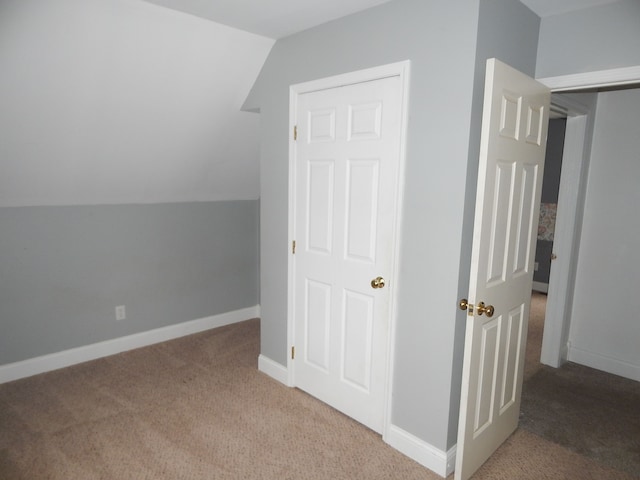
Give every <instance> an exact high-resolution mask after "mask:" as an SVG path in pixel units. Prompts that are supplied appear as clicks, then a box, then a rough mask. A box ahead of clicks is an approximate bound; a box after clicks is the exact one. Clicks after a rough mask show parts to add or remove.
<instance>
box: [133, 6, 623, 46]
mask: <svg viewBox="0 0 640 480" xmlns="http://www.w3.org/2000/svg"><path fill="white" fill-rule="evenodd" d="M145 1H147V2H150V3H154V4H156V5H161V6H164V7H167V8H171V9H173V10H178V11H181V12H185V13H189V14H191V15H195V16H197V17H201V18H206V19H209V20H213V21H215V22H218V23H222V24H224V25H228V26H231V27H235V28H238V29H240V30H245V31H247V32H252V33H256V34H258V35H262V36H265V37H269V38H274V39H278V38H282V37H286V36H288V35H291V34H293V33H296V32H300V31H302V30H306V29H308V28H311V27H315V26H316V25H320V24H322V23H326V22H328V21H331V20H335V19H336V18H340V17H344V16H346V15H349V14H351V13H355V12H358V11H361V10H365V9H367V8H370V7H374V6H376V5H380V4H382V3H387V2H389V1H391V0H295V1H292V0H268V1H265V0H145ZM425 1H426V0H425ZM521 1H522V3H524V4H525V5H527V6H528V7H529V8H530V9H531V10H533V11H534V12H535V13H536V14H538V16H540V17H548V16H551V15H557V14H560V13H567V12H570V11H573V10H580V9H583V8H589V7H594V6H597V5H603V4H606V3H613V2H615V1H617V0H521Z"/></svg>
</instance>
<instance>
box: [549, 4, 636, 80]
mask: <svg viewBox="0 0 640 480" xmlns="http://www.w3.org/2000/svg"><path fill="white" fill-rule="evenodd" d="M635 65H640V2H639V1H638V0H623V1H619V2H615V3H610V4H607V5H603V6H600V7H594V8H588V9H584V10H578V11H575V12H570V13H566V14H563V15H554V16H551V17H546V18H544V19H543V20H542V24H541V26H540V45H539V48H538V64H537V67H536V77H538V78H544V77H554V76H558V75H566V74H573V73H582V72H590V71H597V70H607V69H611V68H620V67H629V66H635Z"/></svg>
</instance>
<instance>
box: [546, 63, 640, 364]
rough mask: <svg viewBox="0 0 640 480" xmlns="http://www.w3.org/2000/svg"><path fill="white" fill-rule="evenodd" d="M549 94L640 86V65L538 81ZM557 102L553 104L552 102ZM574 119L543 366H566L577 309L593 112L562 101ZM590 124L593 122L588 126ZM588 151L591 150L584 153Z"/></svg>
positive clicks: (562, 182)
mask: <svg viewBox="0 0 640 480" xmlns="http://www.w3.org/2000/svg"><path fill="white" fill-rule="evenodd" d="M537 80H538V81H539V82H540V83H542V84H544V85H546V86H547V87H549V88H550V89H551V93H552V94H553V93H561V92H569V91H571V92H579V91H581V90H586V89H593V88H598V87H612V86H622V85H632V84H637V83H640V65H639V66H632V67H625V68H616V69H611V70H600V71H593V72H586V73H579V74H571V75H561V76H558V77H547V78H539V79H537ZM552 103H553V100H552ZM562 103H563V105H562V106H563V107H565V108H566V109H567V110H568V111H569V113H570V114H572V115H575V116H570V117H568V118H567V129H566V135H565V146H564V151H563V159H562V170H561V177H560V190H559V198H558V215H557V219H556V234H555V238H554V243H553V251H554V253H555V254H556V256H557V259H556V260H554V261H553V262H552V266H551V272H550V275H549V293H548V297H547V310H546V315H545V322H544V334H543V340H542V353H541V357H540V362H541V363H544V364H546V365H550V366H552V367H559V366H561V365H562V364H563V363H565V362H566V361H567V357H568V343H567V342H568V341H569V328H570V325H571V313H572V309H573V292H574V288H575V274H576V267H577V254H578V246H579V242H580V230H581V225H582V209H583V207H584V194H585V189H586V182H587V176H588V170H589V158H588V155H590V148H589V147H588V144H590V141H591V139H590V138H587V134H588V133H592V132H588V128H589V125H590V124H592V119H589V118H588V117H589V115H593V112H592V111H589V109H586V108H585V106H584V105H580V104H578V103H573V102H569V101H566V99H565V100H563V102H562ZM590 120H591V121H590ZM585 146H587V148H586V149H585Z"/></svg>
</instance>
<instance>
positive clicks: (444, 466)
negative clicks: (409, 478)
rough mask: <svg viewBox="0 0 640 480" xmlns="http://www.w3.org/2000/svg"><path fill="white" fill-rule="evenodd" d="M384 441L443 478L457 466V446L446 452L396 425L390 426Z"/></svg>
mask: <svg viewBox="0 0 640 480" xmlns="http://www.w3.org/2000/svg"><path fill="white" fill-rule="evenodd" d="M384 441H385V442H387V443H388V444H389V445H391V446H392V447H393V448H395V449H396V450H398V451H399V452H401V453H403V454H405V455H406V456H407V457H409V458H411V459H412V460H415V461H416V462H418V463H419V464H420V465H422V466H424V467H427V468H428V469H429V470H432V471H434V472H435V473H437V474H438V475H440V476H441V477H443V478H445V477H447V476H449V475H450V474H451V472H453V469H454V467H455V465H456V446H455V445H454V446H453V447H452V448H451V449H450V450H449V451H448V452H444V451H442V450H439V449H437V448H436V447H434V446H433V445H430V444H428V443H427V442H425V441H424V440H421V439H419V438H418V437H416V436H415V435H412V434H410V433H409V432H407V431H405V430H403V429H401V428H400V427H397V426H395V425H390V426H389V428H388V429H387V432H386V434H385V436H384Z"/></svg>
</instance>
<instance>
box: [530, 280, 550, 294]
mask: <svg viewBox="0 0 640 480" xmlns="http://www.w3.org/2000/svg"><path fill="white" fill-rule="evenodd" d="M533 290H535V291H536V292H542V293H548V292H549V284H548V283H542V282H533Z"/></svg>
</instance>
